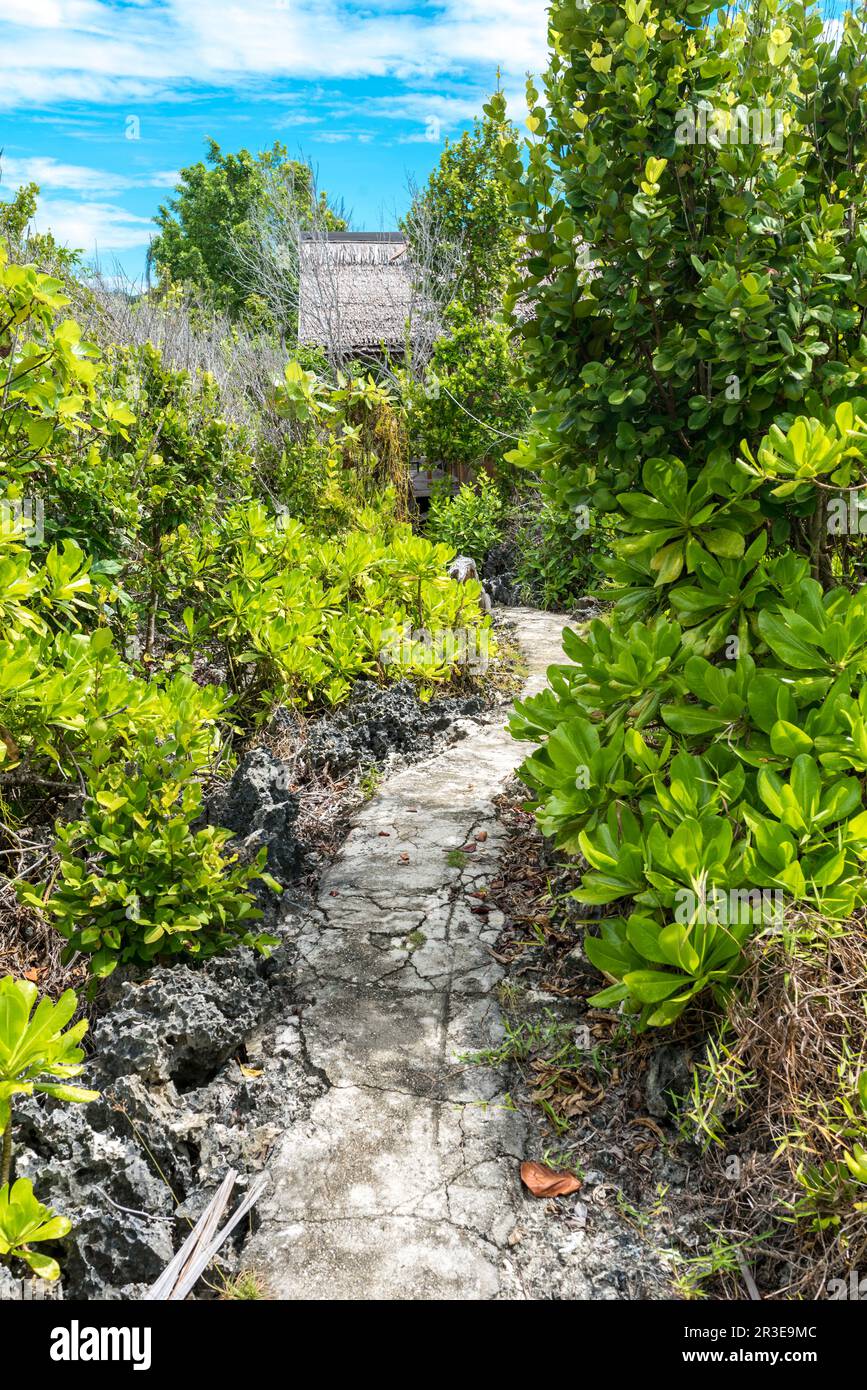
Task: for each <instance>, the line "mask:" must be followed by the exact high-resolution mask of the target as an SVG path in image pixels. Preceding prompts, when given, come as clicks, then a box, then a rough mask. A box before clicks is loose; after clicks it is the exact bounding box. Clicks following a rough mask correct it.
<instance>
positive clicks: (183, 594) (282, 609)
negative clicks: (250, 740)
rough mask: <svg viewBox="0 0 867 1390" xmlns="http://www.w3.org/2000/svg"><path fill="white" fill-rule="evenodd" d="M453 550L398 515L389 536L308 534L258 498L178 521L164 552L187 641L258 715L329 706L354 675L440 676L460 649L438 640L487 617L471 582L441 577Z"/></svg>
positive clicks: (453, 666)
mask: <svg viewBox="0 0 867 1390" xmlns="http://www.w3.org/2000/svg"><path fill="white" fill-rule="evenodd" d="M371 520H372V521H373V523H374V525H375V523H376V518H375V517H372V518H371ZM452 557H453V551H452V550H451V549H450V548H448V547H447V546H444V545H438V544H432V543H431V542H430V541H427V540H425V539H424V538H423V537H420V536H415V535H413V533H412V530H411V528H410V527H409V526H408V525H397V526H395V527H394V528H393V534H392V537H391V539H390V540H388V541H386V540H384V539H382V537H381V536H380V535H379V534H377V531H376V530H375V529H374V530H371V531H365V530H357V531H352V532H350V533H349V534H347V535H346V536H344V537H342V538H341V539H340V540H337V541H319V540H317V539H316V538H315V537H311V536H310V535H309V534H308V533H307V531H306V529H305V527H304V526H302V525H301V523H300V522H297V521H295V520H293V519H291V518H289V517H286V516H282V517H279V518H277V517H274V516H273V515H269V513H268V512H267V511H266V510H265V508H264V507H263V506H261V505H259V504H248V505H246V506H238V507H234V508H230V509H229V511H227V512H226V514H225V516H224V517H223V518H222V519H221V520H220V521H219V523H218V524H217V525H215V526H214V527H212V528H207V529H205V530H203V531H202V532H201V533H200V534H193V533H192V532H190V531H189V530H188V529H187V528H186V527H182V528H180V530H179V532H178V533H177V536H176V538H175V543H174V545H173V548H172V550H171V551H170V552H169V553H168V555H167V559H168V562H169V566H170V574H171V575H172V577H173V579H174V582H175V584H176V586H177V594H178V596H179V601H180V602H181V603H183V604H184V605H185V607H184V614H183V624H184V630H185V632H186V636H187V639H188V641H189V645H190V647H191V649H199V648H200V647H201V646H202V645H203V644H205V643H207V642H208V641H209V640H211V639H215V640H216V642H217V643H218V644H219V652H220V653H221V654H222V657H223V659H224V660H225V663H226V667H227V669H228V675H229V684H230V687H231V689H232V691H233V693H234V695H235V699H236V708H237V709H238V711H239V712H240V714H241V715H242V717H244V718H246V719H254V718H255V719H260V720H261V719H263V718H265V717H267V715H268V714H269V712H270V711H271V710H272V709H273V708H274V706H275V705H277V704H280V703H296V704H299V703H300V704H306V703H310V702H314V701H317V700H320V701H325V702H327V703H330V704H337V703H339V702H340V701H341V700H343V699H345V697H346V695H347V694H348V693H349V690H350V689H351V686H352V683H353V681H354V680H356V679H358V677H360V676H363V675H368V676H377V677H381V678H385V677H394V678H398V679H399V678H401V677H403V676H407V675H409V676H418V677H419V678H421V679H424V680H425V681H426V682H428V681H441V680H446V679H448V678H449V676H450V675H451V674H453V673H454V671H455V670H457V669H458V665H459V659H458V660H457V661H456V660H452V659H449V657H448V655H447V654H444V653H443V651H441V650H440V649H439V648H438V647H437V638H438V637H439V636H440V635H441V634H447V633H455V632H457V631H459V630H463V629H474V628H481V627H482V626H485V627H487V626H488V624H489V620H487V619H483V617H482V613H481V608H480V606H479V597H480V594H481V586H480V584H479V583H478V582H477V581H469V582H468V583H466V584H459V583H457V582H456V581H455V580H452V579H449V578H448V576H447V574H446V572H445V571H446V566H447V564H448V562H449V560H450V559H451V558H452ZM413 632H416V633H421V632H424V633H427V634H429V635H430V636H431V637H432V638H433V643H432V644H425V643H423V642H418V641H413V640H412V633H413ZM179 635H180V634H179ZM404 635H406V638H407V640H404Z"/></svg>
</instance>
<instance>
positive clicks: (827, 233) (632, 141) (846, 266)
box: [510, 0, 867, 538]
mask: <svg viewBox="0 0 867 1390" xmlns="http://www.w3.org/2000/svg"><path fill="white" fill-rule="evenodd" d="M717 10H718V7H717V6H716V5H715V4H714V3H713V0H694V3H690V4H689V5H685V4H683V3H672V0H668V3H664V4H661V5H659V6H658V8H657V9H655V10H654V11H653V13H652V14H651V11H650V7H649V5H648V3H647V0H626V5H625V7H621V6H619V5H615V4H611V3H605V0H594V3H591V4H589V5H587V6H585V7H576V6H575V4H574V3H572V0H562V3H558V4H557V5H555V7H554V11H553V14H552V19H551V32H552V40H553V43H554V46H555V51H554V55H553V57H552V61H551V65H550V68H549V70H548V73H547V74H546V78H545V93H546V98H547V100H546V102H545V104H544V105H543V104H542V103H540V101H539V93H538V91H537V90H536V88H535V87H534V86H533V84H532V83H531V84H530V85H529V88H528V99H529V104H530V107H531V114H530V117H529V121H528V125H529V127H530V129H531V131H532V132H533V133H534V139H533V141H532V142H531V144H530V147H529V149H528V150H527V151H525V152H524V153H525V157H526V161H527V167H526V174H525V170H524V164H523V161H522V158H521V154H520V152H519V151H518V150H517V148H513V151H512V161H513V162H512V168H513V172H514V174H515V178H516V186H517V198H518V201H519V206H520V208H521V210H522V212H523V214H524V216H525V218H526V223H527V229H526V240H527V245H528V248H529V251H530V253H531V254H530V255H529V256H528V257H527V258H526V260H525V262H524V263H523V266H522V274H521V276H520V279H519V280H518V282H517V283H516V284H515V285H514V286H513V288H512V293H511V297H510V302H511V303H512V304H513V305H514V304H515V303H518V302H520V303H521V304H522V305H523V306H525V308H526V306H528V305H529V307H530V309H531V313H530V314H529V316H527V317H525V318H524V320H523V322H522V323H520V324H519V325H518V331H519V332H520V334H521V336H522V338H523V342H524V350H525V354H526V357H527V361H528V366H529V372H530V377H531V381H532V383H533V384H534V385H535V386H536V387H537V388H538V389H539V392H540V396H539V401H538V404H539V406H540V414H539V415H538V416H537V421H538V424H539V426H540V431H539V434H538V436H537V442H538V446H539V447H538V448H537V449H535V450H534V451H533V461H535V463H536V464H537V465H539V466H541V467H542V468H543V469H544V471H545V476H546V481H547V483H548V485H549V487H550V488H551V490H552V491H553V493H554V494H555V495H556V497H557V498H558V499H559V501H560V504H561V505H562V506H564V507H566V508H567V509H568V508H570V507H574V506H575V505H580V504H583V503H588V502H591V501H595V504H596V505H597V506H601V507H602V509H607V510H611V509H612V508H613V507H614V506H615V505H616V504H615V501H614V495H615V494H616V493H617V492H618V491H621V490H623V489H625V488H627V487H629V486H630V485H631V484H632V483H633V482H634V481H635V480H636V479H637V477H638V476H639V471H640V468H641V466H642V464H643V462H644V460H646V459H648V458H651V457H654V456H658V455H662V454H666V453H668V452H671V453H674V454H676V455H677V456H678V457H679V458H680V459H682V460H683V461H684V462H685V463H686V464H687V466H688V469H689V471H690V474H691V476H692V477H694V476H695V474H696V473H697V471H698V470H699V469H700V468H701V466H702V465H703V464H704V462H705V461H706V460H707V459H708V458H712V459H716V460H718V461H720V463H721V465H722V466H723V467H724V468H727V469H728V470H729V471H730V472H731V471H733V470H734V458H735V456H736V453H737V450H738V447H739V445H740V442H741V440H742V439H744V438H746V439H747V441H748V443H751V444H755V443H756V442H757V441H758V440H760V439H761V438H762V436H763V435H764V433H765V432H766V431H767V430H768V428H769V427H770V426H771V424H772V423H773V422H774V420H775V419H776V418H777V417H778V416H779V415H780V413H781V412H785V411H790V410H793V409H795V408H797V407H798V405H799V404H800V403H804V402H806V401H807V400H808V399H813V398H814V399H816V400H817V401H820V402H828V401H830V400H831V399H833V398H834V396H835V393H837V392H840V391H841V390H845V388H846V387H847V385H854V384H855V382H856V380H857V377H858V370H857V365H856V363H855V362H853V360H852V359H853V357H854V356H855V355H856V354H857V351H858V345H859V338H860V335H861V333H862V331H863V328H864V323H865V312H867V309H865V305H867V240H865V236H867V233H865V227H864V206H865V200H864V193H863V189H864V160H865V129H864V115H863V80H864V57H863V50H864V32H863V23H864V21H863V15H864V11H863V9H862V11H861V15H862V18H861V19H860V20H859V21H855V20H850V21H848V22H847V27H846V32H845V36H844V40H843V42H842V44H841V45H840V47H839V49H838V50H836V51H835V48H834V45H833V44H832V43H831V42H830V41H827V40H823V20H822V16H821V14H820V13H819V12H818V10H816V9H814V8H811V7H809V6H804V5H801V4H798V3H795V4H790V3H786V4H780V5H777V4H772V3H763V2H762V0H757V3H751V4H749V5H748V6H747V7H746V8H745V9H738V10H735V11H732V12H730V13H729V12H726V13H725V14H724V13H723V12H722V11H721V10H720V11H718V13H719V15H720V18H719V21H718V22H711V21H710V16H711V15H712V14H713V13H714V12H715V11H717ZM756 137H758V138H756ZM588 256H589V265H588V264H587V260H588ZM810 408H811V409H812V407H810ZM765 505H766V507H769V508H770V510H771V512H772V513H774V514H775V515H776V516H781V513H782V509H781V508H780V507H778V506H776V504H775V503H774V502H773V501H768V502H767V503H766V504H765ZM775 534H776V536H777V537H778V538H782V535H783V522H782V520H781V521H780V527H778V529H777V531H776V533H775Z"/></svg>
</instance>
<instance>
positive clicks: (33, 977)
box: [24, 969, 39, 985]
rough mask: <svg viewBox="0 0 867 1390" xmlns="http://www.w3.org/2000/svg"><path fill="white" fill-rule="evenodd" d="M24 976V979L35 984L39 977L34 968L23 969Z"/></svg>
mask: <svg viewBox="0 0 867 1390" xmlns="http://www.w3.org/2000/svg"><path fill="white" fill-rule="evenodd" d="M24 978H25V980H29V981H30V983H31V984H33V985H35V984H36V982H37V980H38V979H39V971H38V970H36V969H34V970H25V971H24Z"/></svg>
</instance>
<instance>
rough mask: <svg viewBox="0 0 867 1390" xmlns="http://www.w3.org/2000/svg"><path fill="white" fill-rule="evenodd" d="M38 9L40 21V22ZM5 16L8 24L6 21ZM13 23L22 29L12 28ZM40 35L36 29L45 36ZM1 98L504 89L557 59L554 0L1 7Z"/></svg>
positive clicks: (67, 2)
mask: <svg viewBox="0 0 867 1390" xmlns="http://www.w3.org/2000/svg"><path fill="white" fill-rule="evenodd" d="M34 14H35V17H34ZM4 21H5V24H4ZM6 26H11V27H9V28H7V27H6ZM34 30H35V31H36V32H34ZM0 41H2V42H3V47H4V50H5V51H4V87H3V92H2V94H0V100H2V101H3V103H4V104H8V105H14V104H16V103H20V102H25V103H26V102H38V101H45V100H51V101H52V103H56V102H57V101H62V100H65V99H68V98H75V99H77V100H102V101H107V100H113V101H123V100H128V99H129V100H132V99H134V98H135V96H136V95H139V96H140V95H142V94H143V93H144V92H150V94H151V95H153V94H154V92H155V91H159V92H160V94H165V92H166V91H167V90H169V89H171V88H172V87H174V88H175V94H176V95H177V90H176V89H177V86H178V85H195V84H201V83H204V84H208V83H211V84H213V83H220V82H222V81H232V82H237V81H238V80H243V79H249V80H251V81H254V80H259V81H261V80H263V79H265V80H277V79H279V78H281V77H300V78H315V77H323V78H338V77H339V78H351V77H369V76H385V75H390V76H394V77H398V78H400V79H402V80H405V81H410V80H415V79H418V78H419V77H435V76H440V75H442V74H445V73H450V74H458V73H464V74H465V73H467V72H469V71H474V72H478V73H479V74H481V73H484V74H485V76H486V78H487V79H488V80H489V82H490V83H491V84H492V83H493V79H494V72H495V69H496V67H497V66H498V65H499V66H500V68H501V69H502V71H503V72H504V74H507V75H510V76H511V77H512V78H513V79H516V78H519V77H520V76H521V75H523V73H524V72H525V71H526V70H527V69H528V68H529V69H532V70H538V69H539V68H540V67H541V66H542V65H543V64H544V62H545V53H546V19H545V0H443V3H441V4H439V5H436V6H429V7H425V9H424V10H422V11H418V10H416V9H413V8H412V7H411V5H410V4H409V3H408V2H407V3H394V4H390V5H389V4H381V5H379V6H378V7H377V8H376V9H373V8H370V7H360V6H357V5H355V4H351V3H347V0H266V3H264V4H257V5H247V6H242V5H240V4H238V3H237V0H166V3H165V4H161V5H144V6H140V7H138V8H134V7H131V6H129V5H124V6H123V8H122V9H120V8H114V7H113V6H112V5H111V4H109V3H105V0H36V4H35V11H34V5H33V0H0Z"/></svg>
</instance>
